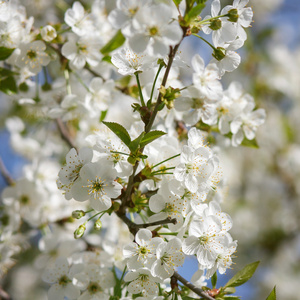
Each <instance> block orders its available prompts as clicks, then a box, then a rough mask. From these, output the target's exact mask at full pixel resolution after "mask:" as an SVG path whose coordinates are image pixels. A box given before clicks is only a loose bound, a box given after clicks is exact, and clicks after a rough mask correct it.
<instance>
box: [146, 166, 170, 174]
mask: <svg viewBox="0 0 300 300" xmlns="http://www.w3.org/2000/svg"><path fill="white" fill-rule="evenodd" d="M174 169H175V167H169V168H165V169H162V170H157V171H154V172H152V173H151V175H155V174H156V173H163V174H166V173H165V171H167V170H174Z"/></svg>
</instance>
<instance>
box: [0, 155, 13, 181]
mask: <svg viewBox="0 0 300 300" xmlns="http://www.w3.org/2000/svg"><path fill="white" fill-rule="evenodd" d="M0 172H1V174H2V176H3V178H4V180H5V182H6V183H7V184H8V185H13V184H14V182H15V181H14V180H13V178H12V177H11V175H10V174H9V172H8V170H7V169H6V167H5V165H4V163H3V161H2V159H1V157H0Z"/></svg>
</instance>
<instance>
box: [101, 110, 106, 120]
mask: <svg viewBox="0 0 300 300" xmlns="http://www.w3.org/2000/svg"><path fill="white" fill-rule="evenodd" d="M106 114H107V110H104V111H101V115H100V119H99V122H102V121H103V120H104V119H105V117H106Z"/></svg>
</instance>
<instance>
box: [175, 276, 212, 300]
mask: <svg viewBox="0 0 300 300" xmlns="http://www.w3.org/2000/svg"><path fill="white" fill-rule="evenodd" d="M173 277H175V278H176V279H178V280H179V281H180V282H181V283H183V284H184V285H185V286H186V287H188V288H189V289H190V290H192V291H193V292H194V293H196V294H197V295H199V296H201V297H202V298H204V299H207V300H215V298H213V297H211V296H209V295H208V294H207V293H206V292H204V291H203V290H202V289H200V288H197V287H196V286H194V285H193V284H192V283H190V282H189V281H187V280H186V279H184V278H183V277H182V276H181V275H179V274H178V273H177V272H176V271H175V272H174V274H173Z"/></svg>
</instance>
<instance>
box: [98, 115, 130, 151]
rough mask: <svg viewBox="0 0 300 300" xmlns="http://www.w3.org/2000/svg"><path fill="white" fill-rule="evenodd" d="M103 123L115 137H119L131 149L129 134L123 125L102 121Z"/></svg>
mask: <svg viewBox="0 0 300 300" xmlns="http://www.w3.org/2000/svg"><path fill="white" fill-rule="evenodd" d="M102 123H103V124H104V125H106V126H107V127H108V128H109V129H110V130H111V131H112V132H113V133H114V134H115V135H117V136H118V137H119V138H120V140H121V141H122V142H123V143H124V144H125V145H126V146H127V147H129V145H130V143H131V139H130V136H129V133H128V132H127V130H126V129H125V128H124V127H123V126H122V125H120V124H118V123H115V122H104V121H102Z"/></svg>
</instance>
